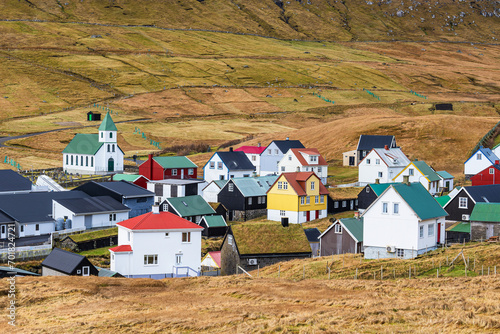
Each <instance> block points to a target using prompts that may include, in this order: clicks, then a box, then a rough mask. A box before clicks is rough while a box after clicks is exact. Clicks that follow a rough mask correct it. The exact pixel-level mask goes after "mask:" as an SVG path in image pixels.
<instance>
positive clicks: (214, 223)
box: [202, 215, 227, 227]
mask: <svg viewBox="0 0 500 334" xmlns="http://www.w3.org/2000/svg"><path fill="white" fill-rule="evenodd" d="M202 219H205V222H206V223H207V226H208V227H225V226H227V224H226V221H225V220H224V218H223V217H222V216H221V215H217V216H205V217H203V218H202Z"/></svg>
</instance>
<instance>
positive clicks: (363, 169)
mask: <svg viewBox="0 0 500 334" xmlns="http://www.w3.org/2000/svg"><path fill="white" fill-rule="evenodd" d="M377 160H379V164H377ZM404 167H405V166H401V167H391V168H389V167H388V166H387V165H386V164H385V162H384V161H383V160H382V158H380V156H379V155H378V154H377V153H376V152H375V151H371V152H370V153H368V154H367V156H366V157H365V159H363V160H362V161H361V162H360V164H359V166H358V170H359V175H358V182H359V183H360V184H361V185H366V184H369V183H375V180H376V179H379V181H380V183H390V182H393V181H392V179H393V178H394V177H396V175H398V174H399V172H401V171H402V170H403V168H404ZM379 173H382V176H380V175H379Z"/></svg>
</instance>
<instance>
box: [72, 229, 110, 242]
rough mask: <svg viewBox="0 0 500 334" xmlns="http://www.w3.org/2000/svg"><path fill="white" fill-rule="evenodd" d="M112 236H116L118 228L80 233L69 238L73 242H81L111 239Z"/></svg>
mask: <svg viewBox="0 0 500 334" xmlns="http://www.w3.org/2000/svg"><path fill="white" fill-rule="evenodd" d="M114 235H118V227H113V228H108V229H105V230H98V231H92V232H86V233H80V234H74V235H71V236H70V237H71V239H72V240H73V241H74V242H82V241H88V240H94V239H100V238H106V237H111V236H114Z"/></svg>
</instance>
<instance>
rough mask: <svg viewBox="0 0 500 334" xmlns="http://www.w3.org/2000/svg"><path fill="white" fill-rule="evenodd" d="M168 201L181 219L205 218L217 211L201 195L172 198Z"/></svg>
mask: <svg viewBox="0 0 500 334" xmlns="http://www.w3.org/2000/svg"><path fill="white" fill-rule="evenodd" d="M166 201H167V202H168V203H169V204H170V205H171V206H172V207H173V208H174V209H175V211H177V212H178V213H179V214H180V215H181V217H191V216H204V215H211V214H214V213H215V211H214V209H212V207H211V206H210V205H208V203H207V202H206V201H205V200H204V199H203V197H201V196H200V195H193V196H184V197H172V198H167V199H166Z"/></svg>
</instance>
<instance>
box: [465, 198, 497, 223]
mask: <svg viewBox="0 0 500 334" xmlns="http://www.w3.org/2000/svg"><path fill="white" fill-rule="evenodd" d="M470 221H475V222H494V223H498V222H500V203H476V205H475V206H474V209H473V210H472V213H471V215H470Z"/></svg>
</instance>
